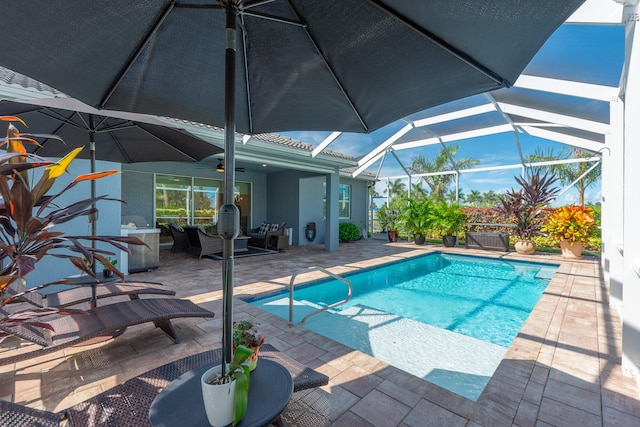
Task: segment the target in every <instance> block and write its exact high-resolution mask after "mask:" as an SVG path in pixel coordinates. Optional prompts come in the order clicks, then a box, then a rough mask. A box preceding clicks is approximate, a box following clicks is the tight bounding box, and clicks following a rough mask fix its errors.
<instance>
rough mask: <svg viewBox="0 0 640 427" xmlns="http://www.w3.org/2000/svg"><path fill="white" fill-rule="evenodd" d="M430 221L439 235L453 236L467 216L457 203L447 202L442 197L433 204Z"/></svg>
mask: <svg viewBox="0 0 640 427" xmlns="http://www.w3.org/2000/svg"><path fill="white" fill-rule="evenodd" d="M431 221H432V224H433V227H434V228H435V229H436V230H437V231H438V233H439V234H440V235H442V236H453V235H455V234H456V232H457V231H458V230H459V229H460V228H461V227H462V225H463V224H464V223H465V222H466V221H467V217H466V216H465V214H464V212H463V211H462V208H461V207H460V205H459V204H457V203H452V204H449V203H448V202H447V201H446V200H444V199H443V200H440V201H439V202H438V203H436V204H435V205H434V206H433V211H432V213H431Z"/></svg>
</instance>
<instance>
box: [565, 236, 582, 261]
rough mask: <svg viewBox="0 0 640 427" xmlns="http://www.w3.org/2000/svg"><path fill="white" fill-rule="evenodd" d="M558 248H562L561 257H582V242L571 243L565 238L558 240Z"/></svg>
mask: <svg viewBox="0 0 640 427" xmlns="http://www.w3.org/2000/svg"><path fill="white" fill-rule="evenodd" d="M560 249H561V250H562V258H569V259H580V258H582V249H584V244H583V243H582V242H575V243H573V244H571V243H569V242H567V241H566V240H562V241H560Z"/></svg>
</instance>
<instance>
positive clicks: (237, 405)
mask: <svg viewBox="0 0 640 427" xmlns="http://www.w3.org/2000/svg"><path fill="white" fill-rule="evenodd" d="M252 354H253V351H252V350H251V349H249V348H247V347H245V346H243V345H240V346H238V347H237V348H236V349H235V350H234V352H233V360H232V361H231V363H230V364H229V366H227V369H225V370H224V372H223V369H222V365H216V366H214V367H213V368H211V369H208V370H207V371H205V373H204V374H202V377H201V379H200V384H201V386H202V400H203V401H204V408H205V412H206V413H207V419H208V420H209V424H210V425H212V426H214V427H219V426H220V427H221V426H227V425H229V424H231V423H233V425H234V426H235V425H236V424H237V423H238V422H239V421H240V420H241V419H242V417H244V415H245V414H246V413H247V405H248V401H249V377H250V371H249V367H248V366H247V365H246V364H245V362H246V361H247V359H249V357H251V355H252Z"/></svg>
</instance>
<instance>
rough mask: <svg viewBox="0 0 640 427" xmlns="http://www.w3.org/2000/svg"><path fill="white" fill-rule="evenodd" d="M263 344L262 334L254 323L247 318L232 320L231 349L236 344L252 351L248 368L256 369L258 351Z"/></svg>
mask: <svg viewBox="0 0 640 427" xmlns="http://www.w3.org/2000/svg"><path fill="white" fill-rule="evenodd" d="M262 344H264V336H263V335H261V334H259V333H258V329H257V328H256V325H255V324H254V323H252V322H250V321H248V320H242V321H240V322H233V351H234V352H235V349H236V348H237V347H238V346H245V347H247V348H248V349H250V350H251V351H252V353H251V356H250V357H249V370H251V371H253V370H254V369H256V366H257V364H258V352H259V351H260V346H261V345H262Z"/></svg>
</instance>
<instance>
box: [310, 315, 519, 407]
mask: <svg viewBox="0 0 640 427" xmlns="http://www.w3.org/2000/svg"><path fill="white" fill-rule="evenodd" d="M305 327H307V328H309V329H311V330H313V331H315V332H317V333H319V334H322V335H325V336H327V337H329V338H331V339H333V340H335V341H338V342H340V343H342V344H345V345H347V346H349V347H352V348H355V349H357V350H360V351H362V352H363V353H367V354H369V355H371V356H373V357H375V358H377V359H380V360H382V361H385V362H387V363H389V364H392V365H394V366H398V367H400V368H401V369H403V370H405V371H407V372H409V373H411V374H413V375H416V376H418V377H420V378H424V379H426V380H427V381H429V382H432V383H434V384H437V385H440V386H441V387H444V388H447V389H449V390H451V391H453V392H454V393H458V394H460V395H461V396H464V397H466V398H468V399H471V400H476V399H477V398H478V397H479V396H480V393H482V390H484V387H485V386H486V384H487V382H488V381H489V379H490V378H491V376H492V375H493V373H494V371H495V369H496V367H497V366H498V364H499V363H500V361H501V360H502V358H503V356H504V354H505V352H506V351H507V349H506V348H505V347H502V346H499V345H496V344H492V343H487V342H485V341H482V340H479V339H476V338H472V337H468V336H466V335H462V334H459V333H456V332H451V331H447V330H445V329H441V328H437V327H435V326H431V325H427V324H424V323H421V322H418V321H415V320H412V319H407V318H404V317H402V316H398V315H396V314H391V313H387V312H384V311H381V310H377V309H374V308H371V307H367V306H364V305H354V306H351V307H347V308H345V309H343V310H340V311H339V312H333V313H331V312H327V313H322V314H319V315H318V316H314V317H313V318H311V319H309V320H308V322H307V324H306V325H305Z"/></svg>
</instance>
